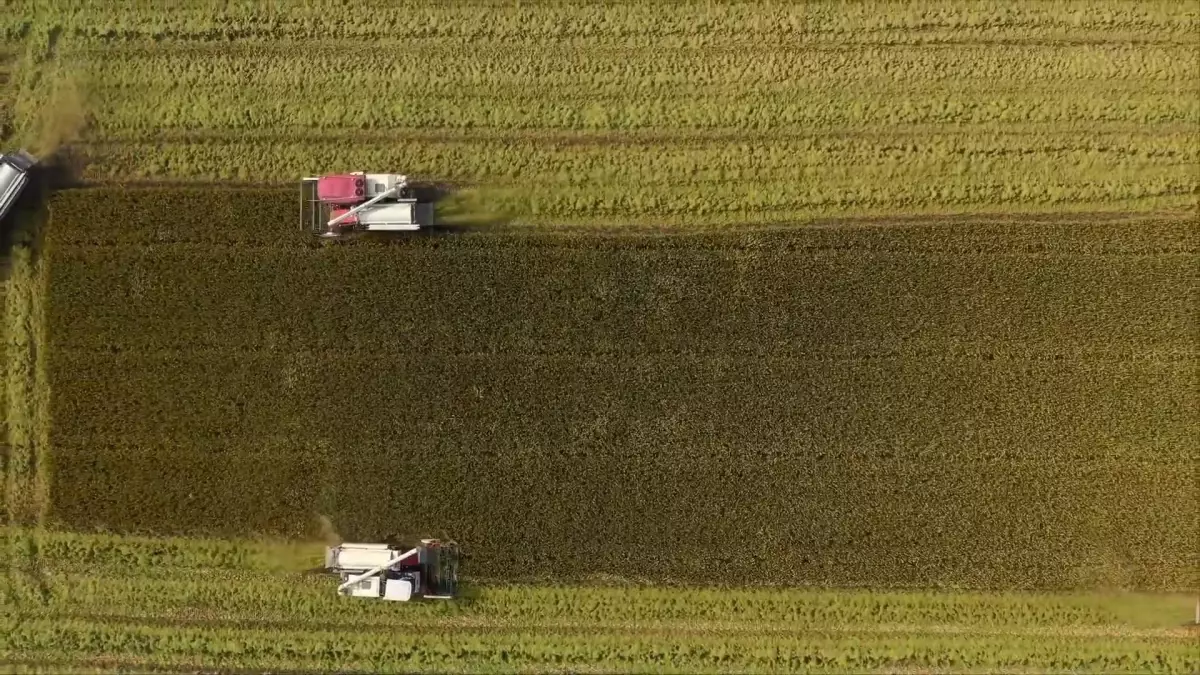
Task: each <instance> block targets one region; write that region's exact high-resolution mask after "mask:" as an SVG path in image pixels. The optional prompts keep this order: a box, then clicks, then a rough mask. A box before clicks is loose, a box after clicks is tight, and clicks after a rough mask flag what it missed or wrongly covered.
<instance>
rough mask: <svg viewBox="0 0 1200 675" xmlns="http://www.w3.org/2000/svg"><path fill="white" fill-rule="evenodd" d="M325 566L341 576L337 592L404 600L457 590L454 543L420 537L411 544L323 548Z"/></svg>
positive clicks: (450, 595) (444, 597)
mask: <svg viewBox="0 0 1200 675" xmlns="http://www.w3.org/2000/svg"><path fill="white" fill-rule="evenodd" d="M325 569H326V571H328V572H331V573H333V574H337V575H338V576H340V577H341V579H342V583H341V585H339V586H338V588H337V592H338V595H344V596H350V597H356V598H377V599H383V600H395V601H401V602H403V601H408V600H414V599H420V598H424V599H429V600H450V599H453V598H454V597H455V595H457V594H458V545H457V544H455V543H454V542H452V541H442V540H439V539H422V540H421V543H420V544H418V545H417V546H413V547H411V548H407V549H406V548H403V547H397V546H392V545H389V544H350V543H344V544H340V545H338V546H330V547H328V548H326V549H325Z"/></svg>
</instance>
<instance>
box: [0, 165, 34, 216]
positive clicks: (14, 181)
mask: <svg viewBox="0 0 1200 675" xmlns="http://www.w3.org/2000/svg"><path fill="white" fill-rule="evenodd" d="M35 163H37V160H36V159H34V157H33V155H30V154H29V153H27V152H25V151H24V150H21V151H19V152H17V153H16V154H13V155H0V219H3V218H4V214H6V213H8V210H9V209H10V208H11V207H12V205H13V204H14V203H16V201H17V197H18V196H19V195H20V194H21V190H22V189H24V187H25V183H26V182H28V181H29V175H28V174H29V169H30V168H31V167H33V165H34V164H35Z"/></svg>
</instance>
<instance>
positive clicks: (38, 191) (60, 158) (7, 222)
mask: <svg viewBox="0 0 1200 675" xmlns="http://www.w3.org/2000/svg"><path fill="white" fill-rule="evenodd" d="M82 173H83V159H82V158H81V157H79V156H77V155H75V154H73V153H71V152H70V151H69V150H68V149H66V148H62V149H60V150H59V151H57V152H55V153H53V154H51V155H49V156H47V157H44V158H39V159H38V162H37V164H34V165H33V166H32V167H30V168H29V170H28V172H27V173H26V183H25V186H24V188H23V189H22V190H21V192H20V194H19V195H18V196H17V200H16V201H15V202H14V203H13V205H12V208H11V209H9V211H8V213H6V214H5V215H4V218H3V219H2V220H0V274H2V275H3V277H4V278H5V279H7V278H8V276H9V272H10V271H11V267H12V256H13V251H14V250H15V249H17V248H18V247H20V248H32V249H33V250H34V251H35V253H36V251H37V250H38V249H39V248H40V247H39V243H40V241H41V236H42V231H41V229H42V228H41V224H42V223H43V222H44V221H45V210H46V203H47V201H48V200H49V199H50V195H51V193H53V192H54V191H55V190H60V189H64V188H69V187H77V186H79V185H81V184H82V183H81V181H80V179H79V176H80V175H82Z"/></svg>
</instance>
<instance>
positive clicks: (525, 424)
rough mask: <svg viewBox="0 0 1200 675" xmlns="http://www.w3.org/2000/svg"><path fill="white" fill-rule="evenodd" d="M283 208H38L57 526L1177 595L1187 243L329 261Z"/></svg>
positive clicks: (497, 557) (1187, 461)
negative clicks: (327, 532) (398, 541)
mask: <svg viewBox="0 0 1200 675" xmlns="http://www.w3.org/2000/svg"><path fill="white" fill-rule="evenodd" d="M293 198H294V195H291V194H289V193H279V192H273V191H271V190H264V189H247V190H235V191H212V190H199V189H179V190H160V189H142V190H133V189H124V190H103V189H93V190H83V191H73V192H67V193H62V194H60V195H58V196H57V197H56V198H55V200H54V201H53V202H52V204H51V214H52V224H51V227H50V230H49V233H48V238H49V246H50V255H51V256H52V260H53V267H52V275H51V290H50V294H51V305H50V307H51V309H50V320H51V325H52V328H53V330H52V333H51V334H52V336H54V337H53V343H52V345H51V349H52V352H51V359H52V362H51V372H52V379H53V381H54V382H55V385H56V389H55V391H56V395H55V399H54V413H55V416H56V418H58V419H71V420H73V424H72V425H71V427H70V428H69V429H67V428H64V429H61V430H59V431H58V432H56V435H55V437H54V441H55V448H56V453H57V455H58V457H59V458H60V460H61V461H60V462H58V463H57V465H56V466H57V467H58V469H57V470H56V473H55V480H56V485H57V486H58V489H61V490H65V491H68V492H69V493H71V494H73V495H75V498H74V499H72V500H71V501H69V502H61V503H57V504H55V508H54V514H53V515H54V518H55V520H56V522H58V523H60V524H63V525H68V526H72V527H79V528H84V529H91V528H97V527H100V528H110V529H115V530H118V531H124V532H149V533H160V534H161V533H172V534H202V533H220V534H225V535H242V534H250V533H272V534H279V535H287V536H302V535H304V534H305V532H307V531H308V530H310V529H311V523H313V522H315V519H316V517H317V515H318V514H323V515H325V516H328V517H330V518H331V519H332V521H333V522H334V524H335V526H336V527H337V528H338V529H339V531H340V532H342V533H343V534H344V535H345V536H348V537H351V538H367V539H375V538H378V537H383V536H387V535H389V534H405V533H407V532H409V531H412V532H417V531H420V532H430V533H442V532H444V533H445V534H452V535H453V536H454V537H456V538H457V539H458V540H459V541H460V542H463V544H464V546H467V547H468V550H470V551H471V552H472V555H473V556H475V557H474V560H475V561H477V562H474V563H473V564H474V568H473V572H472V573H473V574H477V575H479V576H480V577H483V578H489V579H515V578H560V579H563V578H565V579H582V578H588V577H590V576H592V575H596V574H604V573H612V572H613V571H614V570H622V571H623V572H621V573H624V574H629V575H632V576H638V577H645V578H648V579H656V580H676V581H691V582H704V581H709V580H712V579H714V578H720V579H722V580H723V581H729V582H740V583H760V582H772V583H794V584H813V583H816V584H840V585H873V586H877V587H878V586H894V587H904V586H911V585H955V586H969V587H1041V588H1074V587H1090V586H1094V585H1096V584H1111V585H1115V586H1120V587H1135V588H1148V589H1149V588H1154V589H1179V588H1188V587H1194V586H1196V585H1197V579H1196V576H1195V575H1196V569H1197V566H1196V565H1195V550H1194V542H1195V537H1196V531H1195V518H1194V513H1193V510H1194V509H1192V508H1191V505H1192V504H1193V503H1194V502H1193V499H1192V495H1193V494H1194V493H1195V490H1196V487H1197V486H1196V482H1195V481H1196V476H1195V473H1194V471H1192V470H1191V466H1192V465H1193V464H1194V462H1195V460H1196V457H1195V452H1194V443H1192V442H1191V435H1192V429H1193V422H1192V415H1191V412H1192V409H1193V408H1194V405H1195V400H1196V398H1195V397H1196V394H1197V381H1196V368H1195V365H1196V359H1197V353H1196V346H1195V342H1194V339H1193V338H1194V336H1193V330H1192V326H1191V315H1192V311H1193V307H1194V302H1195V297H1196V293H1197V287H1196V278H1195V276H1194V275H1193V274H1192V273H1191V272H1190V270H1191V269H1192V268H1193V267H1194V264H1195V262H1196V255H1197V252H1196V244H1195V240H1194V237H1193V236H1192V234H1193V233H1194V228H1195V221H1194V220H1182V221H1178V220H1177V221H1171V220H1143V221H1140V222H1139V223H1138V224H1137V225H1136V226H1131V225H1130V224H1129V223H1127V222H1119V221H1113V222H1100V221H1097V222H1093V223H1074V224H1046V223H1040V224H1039V223H1030V224H1026V225H1021V224H1018V223H1013V222H1000V223H997V222H987V221H982V222H977V223H972V224H970V225H969V226H960V227H948V226H941V225H927V224H920V223H909V224H904V225H899V224H897V225H893V226H889V227H882V228H834V227H830V228H815V229H796V230H792V231H783V232H759V233H738V234H734V233H729V234H711V235H695V236H679V237H673V236H657V237H656V236H640V235H612V234H610V235H608V236H601V237H584V236H578V235H567V234H559V233H549V234H546V233H536V232H526V233H523V234H522V233H515V232H510V233H508V234H488V233H477V234H468V235H460V236H435V237H429V238H421V237H418V238H410V239H405V240H402V241H399V242H392V243H390V244H389V243H382V242H370V241H365V240H364V241H360V242H357V243H352V244H348V245H338V246H329V247H326V246H314V245H313V244H312V243H311V242H310V241H308V240H306V239H304V238H302V237H300V235H299V234H298V233H296V232H295V231H294V230H293V227H294V225H293V222H294V221H293V218H294V214H293V213H292V210H291V209H292V201H293ZM165 214H183V215H175V216H174V217H172V218H165V217H164V216H165ZM192 214H194V215H192ZM226 237H227V238H228V240H229V243H231V244H232V243H236V244H238V246H245V248H237V247H233V246H218V247H213V246H209V245H206V244H203V243H200V242H207V241H213V242H216V241H219V240H220V239H222V238H226ZM115 243H121V244H122V245H123V246H124V248H114V246H113V244H115ZM363 406H366V407H367V408H369V410H370V414H367V415H364V414H363ZM1064 420H1065V421H1064ZM347 477H353V479H352V480H349V479H348V478H347ZM413 484H421V485H425V486H428V490H426V491H425V492H424V493H423V494H422V497H421V498H420V500H418V501H416V502H411V503H410V502H409V499H408V498H407V497H405V495H406V494H408V488H407V486H410V485H413ZM350 485H353V486H354V487H353V489H349V488H348V487H347V486H350ZM388 496H390V497H391V498H393V499H396V500H403V501H405V502H406V503H409V506H408V507H406V509H405V514H406V519H405V521H404V522H397V521H396V520H395V519H393V518H391V517H390V516H387V517H385V516H378V517H376V516H374V515H372V514H378V513H380V512H379V511H378V509H375V508H371V507H370V504H374V503H378V501H379V500H380V499H386V498H388ZM168 514H169V515H168ZM747 533H752V535H748V534H747ZM729 542H738V544H737V546H736V547H733V548H730V546H729Z"/></svg>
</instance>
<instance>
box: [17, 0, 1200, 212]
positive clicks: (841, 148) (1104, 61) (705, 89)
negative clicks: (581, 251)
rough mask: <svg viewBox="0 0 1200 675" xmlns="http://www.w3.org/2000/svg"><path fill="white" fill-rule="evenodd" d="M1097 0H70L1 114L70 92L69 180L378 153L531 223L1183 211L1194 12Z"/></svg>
mask: <svg viewBox="0 0 1200 675" xmlns="http://www.w3.org/2000/svg"><path fill="white" fill-rule="evenodd" d="M1101 7H1102V9H1098V8H1097V6H1096V5H1095V3H1076V2H1017V3H1007V4H1005V5H1004V6H1002V7H994V6H992V5H991V4H989V3H980V2H974V1H972V2H963V1H951V2H925V3H913V4H912V5H910V6H907V7H896V6H888V7H887V8H886V10H884V9H881V8H879V7H876V6H874V5H872V4H870V3H864V4H857V5H852V6H850V7H843V6H840V5H835V4H813V3H809V4H796V5H792V4H781V3H674V4H671V5H667V6H663V5H660V4H658V3H647V2H640V1H635V2H624V3H617V4H613V5H606V6H599V5H594V4H587V3H578V4H572V3H557V2H532V3H530V2H522V3H500V2H490V1H483V2H473V3H461V4H457V5H454V6H445V5H444V4H443V3H414V4H413V5H411V6H409V7H407V8H406V9H405V10H404V11H400V10H397V11H395V12H384V13H379V12H368V11H364V12H362V13H361V15H360V14H359V13H358V12H352V13H350V14H352V15H353V16H346V14H347V13H348V12H347V11H346V10H345V9H344V8H343V7H342V6H341V5H325V6H322V5H319V4H318V5H314V6H311V7H301V6H284V7H280V8H277V9H275V10H271V11H267V10H264V9H261V8H258V7H253V6H247V7H233V6H228V5H226V4H225V3H215V4H214V3H207V2H190V3H187V4H186V5H185V6H182V7H178V8H172V10H171V11H169V12H167V11H150V10H148V9H146V8H144V7H140V6H131V7H129V8H120V7H118V8H113V7H111V6H110V3H90V2H85V3H81V4H80V6H79V7H78V8H77V9H74V10H70V11H68V10H65V9H64V10H59V11H57V12H54V11H52V12H49V13H48V14H47V16H46V17H45V18H44V19H43V20H40V21H38V22H36V23H34V24H33V25H32V26H29V25H27V24H28V22H22V21H19V20H17V19H9V20H8V21H9V24H8V25H7V27H6V28H5V29H4V30H5V32H6V34H7V35H9V36H13V37H16V36H24V39H25V40H26V42H27V44H28V45H29V47H28V49H27V54H26V55H25V56H24V58H25V60H26V61H27V62H30V63H36V64H37V67H36V69H32V70H35V71H37V72H41V73H42V75H43V76H42V77H40V78H26V86H24V87H22V89H21V90H20V91H19V94H18V99H19V100H18V104H17V112H18V115H17V118H18V119H17V124H16V133H17V134H18V135H19V134H20V133H21V132H23V133H25V134H27V135H28V136H35V135H37V134H38V130H39V129H40V128H41V127H42V126H44V125H45V124H46V118H47V117H51V118H53V117H55V116H58V115H63V114H66V113H65V112H64V111H66V110H68V109H70V108H75V107H77V108H79V109H80V111H82V112H84V113H85V115H84V116H83V119H73V120H72V121H71V126H72V127H78V128H79V137H80V138H79V142H78V143H77V144H76V145H74V146H73V152H75V153H78V154H80V155H82V156H83V157H84V158H85V159H84V160H82V161H81V166H80V167H79V169H78V170H79V172H80V175H81V177H82V178H84V179H89V180H121V179H162V178H171V179H188V180H238V181H250V182H287V181H293V180H295V179H296V177H297V176H301V175H311V174H314V173H318V172H323V171H324V172H327V171H332V170H338V169H341V170H349V169H354V168H357V167H363V166H367V167H395V168H396V169H397V170H400V171H405V172H408V173H409V174H410V175H412V176H414V177H416V178H419V179H422V180H429V181H435V182H438V183H449V184H453V185H455V186H459V187H460V188H467V187H469V188H470V189H471V190H472V192H471V195H472V198H471V200H470V203H471V205H472V208H475V209H485V210H487V211H488V212H489V213H491V214H493V215H494V216H495V217H496V218H500V219H503V220H506V221H512V222H517V223H528V224H543V225H555V226H563V225H568V224H575V225H617V226H624V227H629V226H633V225H645V226H655V227H660V226H673V227H684V228H688V229H692V228H696V227H701V226H706V225H726V226H729V225H744V224H747V223H777V222H788V221H793V220H796V219H807V218H814V217H821V216H828V215H849V214H854V215H883V216H887V215H894V214H896V213H969V212H987V213H1012V212H1030V211H1066V212H1094V211H1129V210H1138V211H1147V210H1180V209H1182V210H1185V211H1186V210H1188V209H1192V210H1194V208H1195V205H1196V204H1197V198H1198V194H1200V179H1198V178H1197V175H1196V172H1195V171H1194V170H1193V168H1194V166H1195V165H1196V163H1197V161H1198V153H1200V137H1198V136H1197V132H1196V129H1197V128H1200V96H1196V95H1194V94H1195V93H1196V92H1197V91H1200V71H1198V66H1197V64H1196V61H1195V58H1194V53H1195V51H1196V49H1197V48H1198V47H1200V40H1198V39H1197V37H1196V35H1197V28H1198V27H1200V12H1197V11H1196V9H1195V8H1194V7H1191V6H1189V5H1188V3H1179V2H1149V3H1136V4H1135V3H1123V2H1108V3H1101ZM0 25H3V24H0ZM62 83H68V84H69V86H70V87H71V91H72V92H73V94H72V95H71V98H70V100H71V102H72V103H71V104H70V105H62V104H57V103H54V101H57V100H58V99H57V98H56V95H55V94H54V93H53V91H51V89H52V88H53V87H55V86H60V85H62ZM64 86H65V85H64ZM147 102H152V104H149V105H148V104H147ZM47 110H49V111H50V112H47ZM59 131H61V129H60V130H59Z"/></svg>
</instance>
